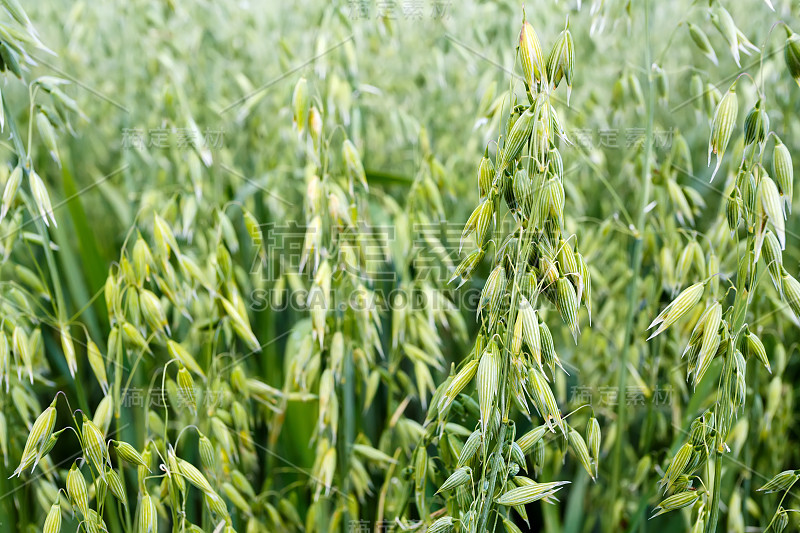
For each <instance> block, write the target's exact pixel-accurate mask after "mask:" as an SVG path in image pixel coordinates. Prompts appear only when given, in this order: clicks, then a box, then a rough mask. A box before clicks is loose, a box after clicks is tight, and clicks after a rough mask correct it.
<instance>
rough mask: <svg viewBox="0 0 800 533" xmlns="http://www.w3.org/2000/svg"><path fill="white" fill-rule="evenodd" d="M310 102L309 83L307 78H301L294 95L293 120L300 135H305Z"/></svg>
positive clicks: (295, 87)
mask: <svg viewBox="0 0 800 533" xmlns="http://www.w3.org/2000/svg"><path fill="white" fill-rule="evenodd" d="M308 101H309V97H308V81H307V80H306V79H305V78H300V79H299V80H297V84H296V85H295V86H294V92H293V93H292V119H293V121H294V126H295V128H297V131H298V132H299V133H303V130H304V129H305V127H306V116H307V115H308Z"/></svg>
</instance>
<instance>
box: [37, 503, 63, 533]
mask: <svg viewBox="0 0 800 533" xmlns="http://www.w3.org/2000/svg"><path fill="white" fill-rule="evenodd" d="M60 531H61V504H60V502H59V500H56V502H55V503H54V504H53V505H52V506H51V507H50V510H49V511H47V517H46V518H45V519H44V525H43V526H42V533H59V532H60Z"/></svg>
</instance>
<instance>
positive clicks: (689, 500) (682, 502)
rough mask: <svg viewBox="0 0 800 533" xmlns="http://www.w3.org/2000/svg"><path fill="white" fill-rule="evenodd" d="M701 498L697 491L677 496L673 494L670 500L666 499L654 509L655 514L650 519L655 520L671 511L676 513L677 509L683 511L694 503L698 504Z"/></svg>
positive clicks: (680, 493)
mask: <svg viewBox="0 0 800 533" xmlns="http://www.w3.org/2000/svg"><path fill="white" fill-rule="evenodd" d="M699 498H700V493H699V492H698V491H696V490H689V491H686V492H679V493H677V494H673V495H672V496H669V497H668V498H666V499H664V500H663V501H662V502H661V503H659V504H658V506H657V507H656V508H655V509H654V511H655V514H653V516H651V517H650V518H651V519H653V518H655V517H656V516H659V515H662V514H664V513H668V512H670V511H675V510H676V509H682V508H684V507H688V506H690V505H692V504H694V502H696V501H697V500H698V499H699Z"/></svg>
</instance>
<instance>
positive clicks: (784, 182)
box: [772, 140, 794, 213]
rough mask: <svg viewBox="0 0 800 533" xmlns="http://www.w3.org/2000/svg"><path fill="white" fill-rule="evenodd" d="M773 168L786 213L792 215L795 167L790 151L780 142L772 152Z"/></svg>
mask: <svg viewBox="0 0 800 533" xmlns="http://www.w3.org/2000/svg"><path fill="white" fill-rule="evenodd" d="M772 168H773V172H774V173H775V183H776V184H777V186H778V191H779V192H780V193H781V196H782V197H783V201H784V204H785V206H786V211H787V212H789V213H791V212H792V197H793V195H794V167H793V165H792V155H791V154H790V153H789V149H788V148H786V145H784V144H783V143H782V142H781V141H780V140H778V141H777V142H776V143H775V149H774V150H773V152H772Z"/></svg>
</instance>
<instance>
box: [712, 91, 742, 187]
mask: <svg viewBox="0 0 800 533" xmlns="http://www.w3.org/2000/svg"><path fill="white" fill-rule="evenodd" d="M738 113H739V100H738V98H737V97H736V83H735V82H734V84H733V85H731V88H730V89H728V92H727V93H725V96H723V97H722V100H720V102H719V105H717V110H716V111H715V112H714V118H713V120H712V121H711V136H710V137H709V139H708V164H709V166H710V165H711V154H712V153H713V154H715V155H716V156H717V162H716V166H715V167H714V172H713V173H712V174H711V181H714V176H716V175H717V171H718V170H719V167H720V165H721V164H722V156H723V155H724V154H725V149H726V148H727V147H728V141H730V139H731V134H732V133H733V128H734V126H735V125H736V116H737V115H738Z"/></svg>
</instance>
